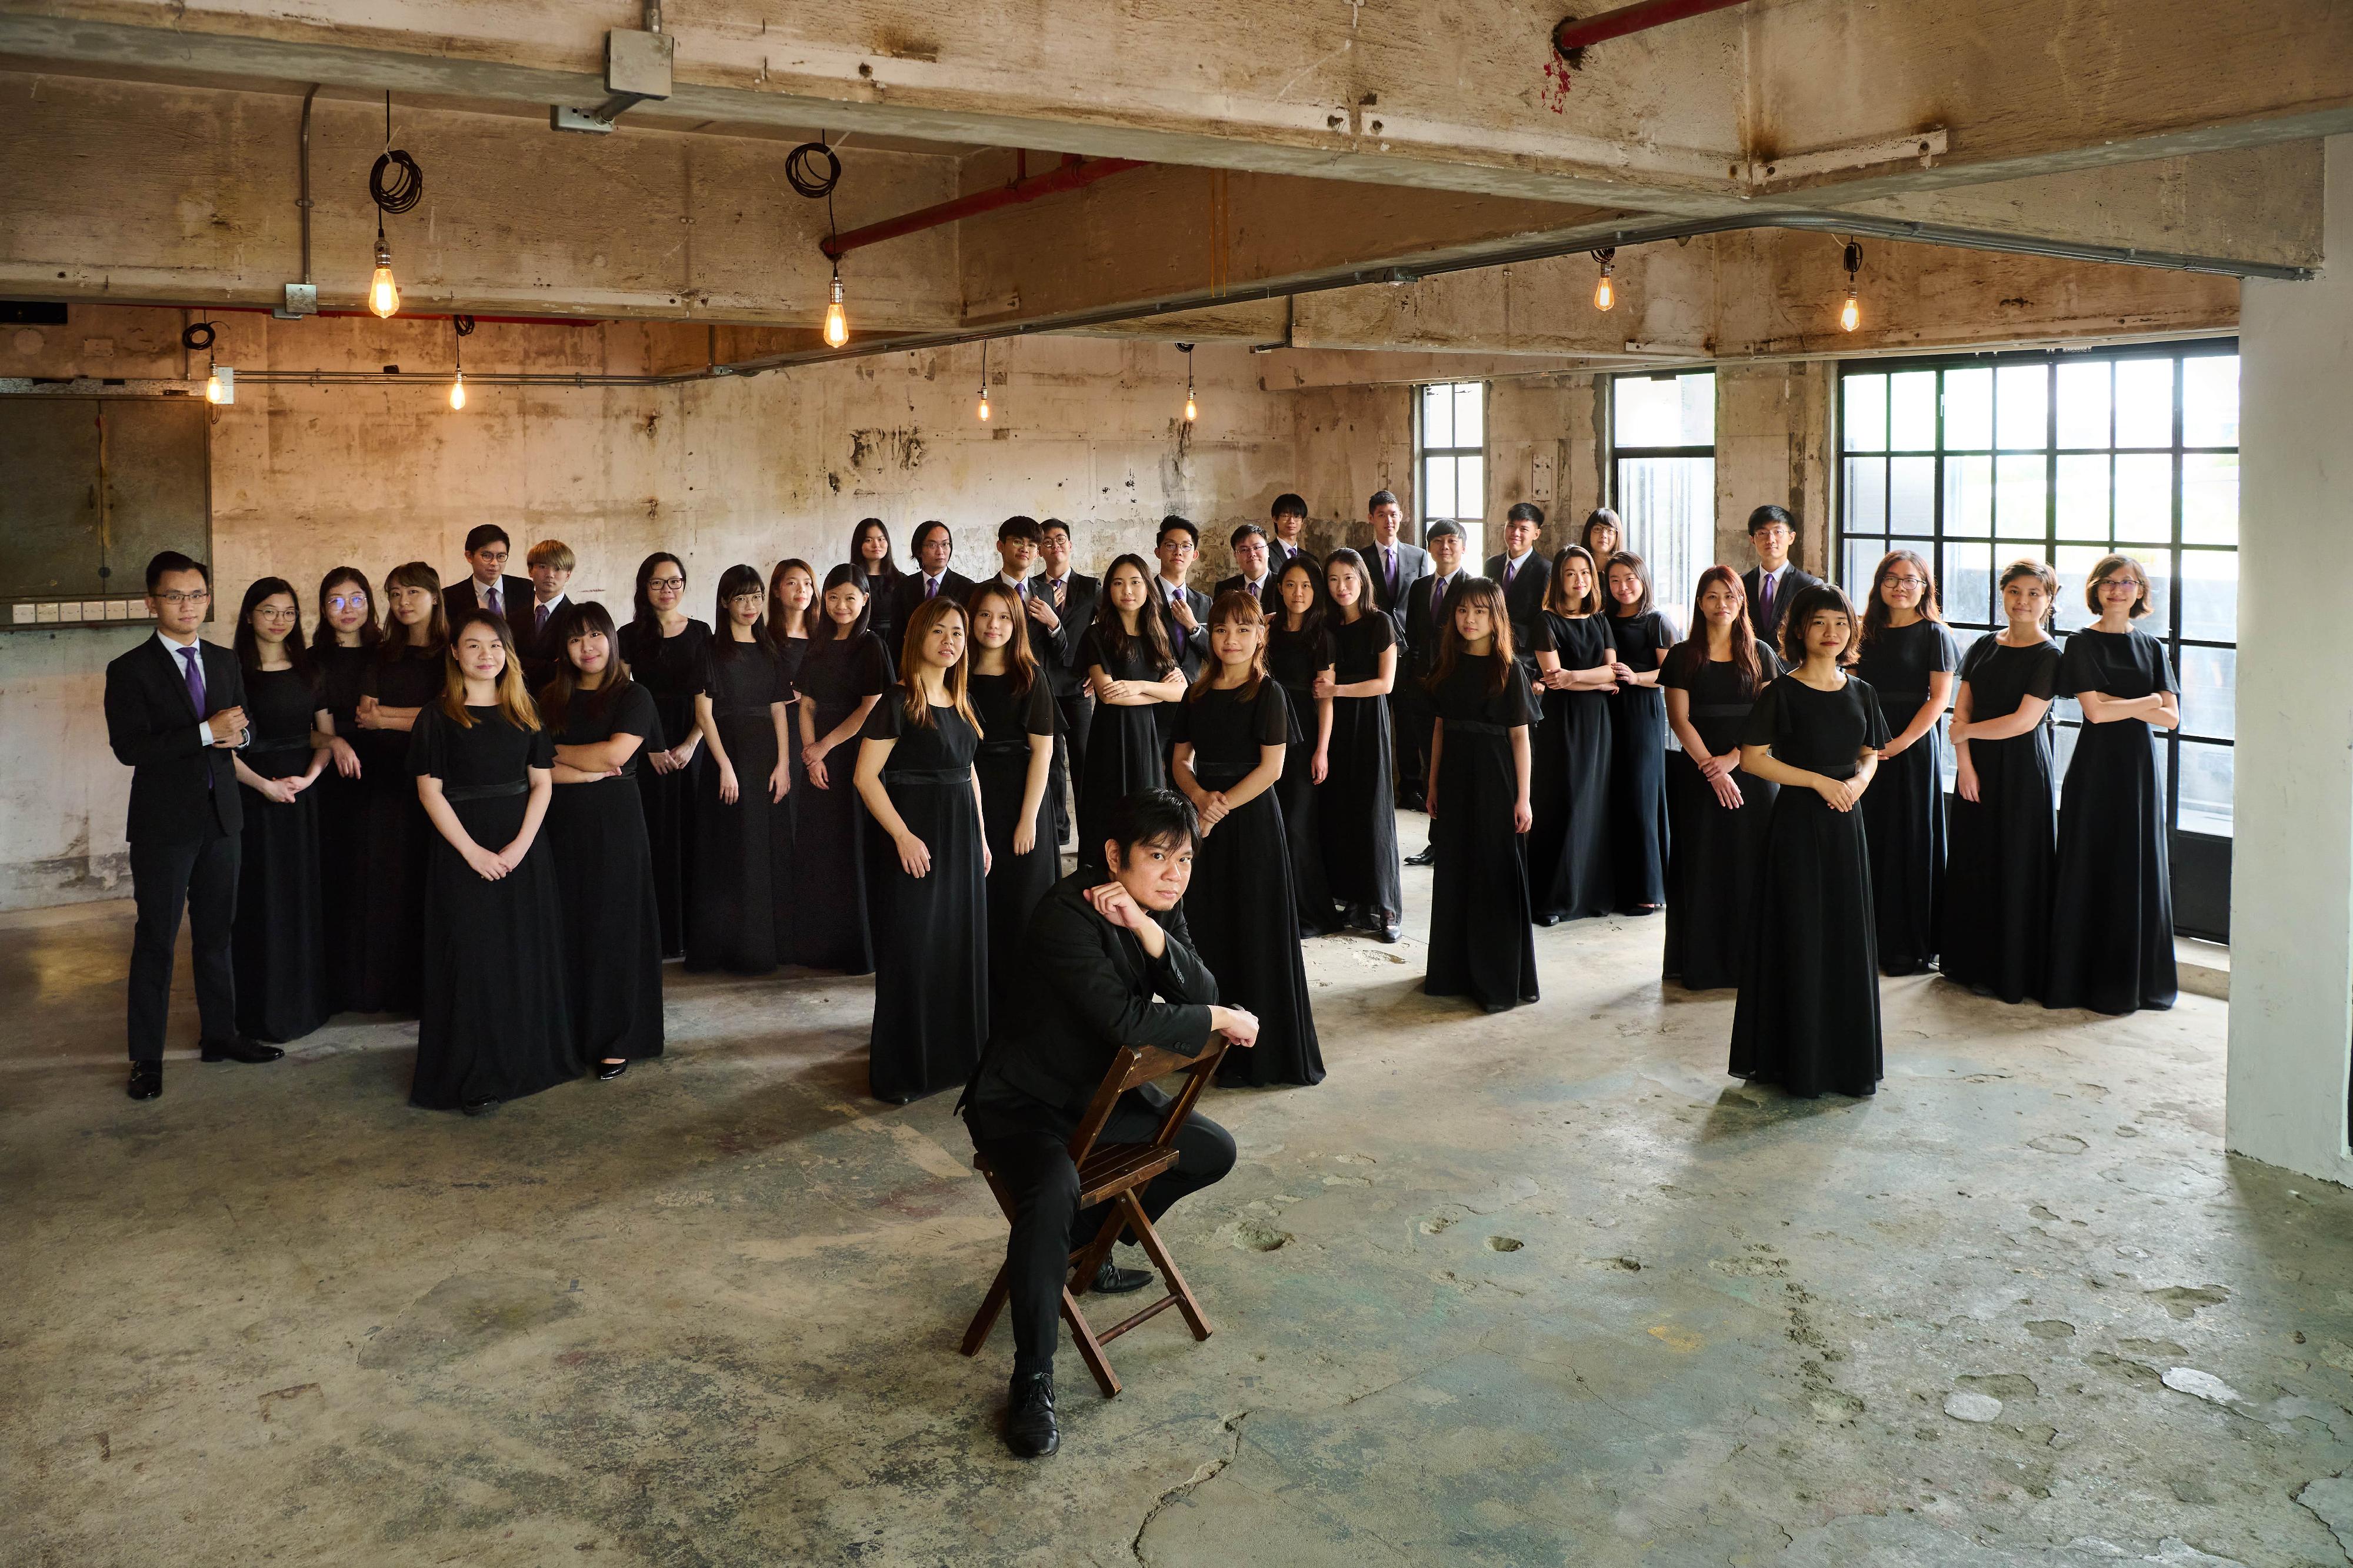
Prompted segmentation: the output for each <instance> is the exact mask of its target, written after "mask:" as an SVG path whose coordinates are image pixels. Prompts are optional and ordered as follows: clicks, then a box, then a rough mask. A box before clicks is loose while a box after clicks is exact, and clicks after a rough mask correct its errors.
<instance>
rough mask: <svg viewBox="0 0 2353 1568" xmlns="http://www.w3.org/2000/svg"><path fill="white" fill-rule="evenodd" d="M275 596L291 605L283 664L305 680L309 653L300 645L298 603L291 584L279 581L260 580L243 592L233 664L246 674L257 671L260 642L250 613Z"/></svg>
mask: <svg viewBox="0 0 2353 1568" xmlns="http://www.w3.org/2000/svg"><path fill="white" fill-rule="evenodd" d="M276 594H283V595H286V597H287V598H288V599H289V600H290V601H291V602H292V604H293V605H294V626H293V629H292V630H290V631H289V632H288V633H287V634H286V662H287V663H289V664H290V665H292V666H293V667H294V673H295V674H297V675H299V676H301V677H302V678H303V679H305V680H307V679H310V677H311V650H310V649H309V648H308V647H305V646H304V645H303V642H302V600H301V597H300V596H299V595H297V594H296V593H295V592H294V584H291V583H289V582H288V581H287V580H286V579H285V578H283V577H264V578H263V579H261V581H259V583H256V584H254V585H253V586H252V587H250V588H248V589H247V590H246V591H245V606H244V608H242V609H240V610H238V611H237V636H236V637H235V638H234V639H233V643H232V646H234V647H236V649H237V663H238V664H239V665H241V666H243V667H244V668H245V669H246V671H247V672H248V673H253V672H256V671H259V669H260V668H261V639H260V638H259V637H256V636H254V635H253V612H254V609H255V607H256V606H258V605H259V604H260V603H261V601H262V600H264V599H267V598H269V597H270V596H271V595H276ZM328 635H329V636H332V635H333V634H332V633H330V634H328Z"/></svg>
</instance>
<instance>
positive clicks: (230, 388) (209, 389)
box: [205, 365, 237, 404]
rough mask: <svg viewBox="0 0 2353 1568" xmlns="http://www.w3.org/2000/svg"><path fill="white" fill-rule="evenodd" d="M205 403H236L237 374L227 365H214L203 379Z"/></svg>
mask: <svg viewBox="0 0 2353 1568" xmlns="http://www.w3.org/2000/svg"><path fill="white" fill-rule="evenodd" d="M205 401H206V403H212V404H225V403H235V402H236V401H237V372H235V371H233V370H231V369H229V368H228V366H227V365H215V366H214V367H213V373H212V374H210V375H208V376H206V378H205Z"/></svg>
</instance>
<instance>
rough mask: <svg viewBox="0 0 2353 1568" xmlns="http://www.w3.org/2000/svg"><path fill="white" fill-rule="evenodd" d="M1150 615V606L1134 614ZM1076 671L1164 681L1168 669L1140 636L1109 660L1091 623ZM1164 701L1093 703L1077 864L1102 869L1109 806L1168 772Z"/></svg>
mask: <svg viewBox="0 0 2353 1568" xmlns="http://www.w3.org/2000/svg"><path fill="white" fill-rule="evenodd" d="M1153 613H1155V612H1154V611H1153V610H1152V609H1151V608H1150V606H1148V605H1147V606H1146V607H1145V609H1143V610H1140V611H1138V612H1137V614H1138V615H1139V616H1144V615H1150V614H1153ZM1076 662H1077V664H1078V668H1079V673H1080V674H1081V675H1082V676H1084V675H1085V674H1086V672H1087V671H1088V670H1090V669H1092V668H1097V667H1100V668H1102V670H1103V673H1104V674H1105V675H1107V676H1109V677H1111V679H1113V680H1153V681H1158V680H1166V679H1168V676H1169V673H1170V670H1171V669H1174V668H1175V666H1173V665H1172V666H1170V667H1169V669H1161V668H1155V665H1154V662H1153V658H1152V653H1151V649H1150V646H1149V645H1148V644H1146V643H1145V640H1144V639H1143V638H1142V637H1130V638H1128V639H1127V652H1126V655H1125V656H1124V657H1123V658H1113V657H1112V656H1111V654H1110V652H1109V651H1108V650H1107V649H1105V648H1104V647H1103V639H1102V638H1101V637H1099V636H1098V635H1097V634H1096V631H1095V629H1094V628H1093V627H1092V626H1090V627H1088V628H1087V633H1086V635H1085V636H1084V637H1081V638H1080V639H1079V656H1078V659H1077V661H1076ZM1165 706H1166V704H1165V703H1159V702H1146V703H1142V704H1140V705H1137V706H1134V707H1122V706H1120V705H1119V704H1117V703H1113V702H1103V701H1098V702H1096V704H1095V717H1094V722H1093V723H1092V725H1090V726H1089V727H1088V730H1087V764H1086V767H1085V769H1084V771H1083V772H1082V774H1081V776H1080V778H1079V781H1078V787H1079V801H1078V813H1079V868H1080V869H1082V870H1094V871H1100V870H1102V869H1103V841H1104V840H1105V839H1106V838H1107V837H1109V836H1110V823H1111V814H1112V809H1113V807H1114V806H1116V805H1119V803H1120V801H1121V800H1122V799H1123V798H1124V797H1125V796H1127V795H1132V794H1134V792H1135V791H1137V790H1140V789H1166V788H1167V787H1168V773H1167V769H1166V766H1165V765H1164V763H1163V760H1162V752H1161V746H1160V717H1159V710H1161V709H1162V708H1163V707H1165Z"/></svg>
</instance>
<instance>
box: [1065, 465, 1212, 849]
mask: <svg viewBox="0 0 2353 1568" xmlns="http://www.w3.org/2000/svg"><path fill="white" fill-rule="evenodd" d="M1152 553H1153V554H1154V555H1155V556H1157V557H1158V558H1159V561H1160V571H1159V572H1158V574H1155V576H1154V577H1153V579H1152V593H1153V597H1154V598H1155V599H1156V600H1158V601H1159V605H1160V621H1161V627H1162V629H1163V630H1164V631H1166V633H1167V634H1168V651H1169V652H1170V653H1172V654H1175V655H1176V668H1177V670H1178V672H1179V673H1181V674H1182V675H1183V676H1184V677H1185V683H1186V684H1187V686H1189V685H1191V684H1192V683H1193V680H1194V679H1195V678H1196V677H1198V675H1199V674H1200V673H1201V666H1202V664H1203V662H1204V661H1206V660H1207V659H1208V657H1209V598H1208V595H1206V594H1204V593H1202V592H1201V591H1200V590H1199V589H1198V588H1187V586H1185V574H1186V573H1187V572H1189V571H1190V570H1192V566H1193V562H1194V560H1195V559H1196V558H1197V557H1198V556H1199V554H1200V553H1201V531H1200V530H1199V529H1198V528H1197V527H1196V526H1194V524H1193V522H1192V521H1191V520H1190V519H1189V518H1182V517H1178V516H1177V515H1176V514H1175V513H1174V512H1171V513H1170V514H1169V515H1168V516H1166V517H1164V518H1162V519H1161V520H1160V537H1159V540H1158V542H1156V543H1155V545H1154V547H1153V551H1152ZM1153 721H1154V723H1155V725H1156V726H1157V727H1158V728H1159V731H1160V761H1161V766H1162V767H1163V768H1164V769H1166V768H1168V767H1169V758H1170V757H1171V756H1173V755H1174V754H1175V752H1176V704H1175V703H1174V702H1163V703H1159V704H1157V705H1156V706H1155V709H1154V710H1153ZM1171 776H1172V777H1173V776H1174V773H1173V772H1172V773H1171ZM1080 849H1081V853H1084V851H1085V847H1084V846H1083V845H1082V846H1081V847H1080Z"/></svg>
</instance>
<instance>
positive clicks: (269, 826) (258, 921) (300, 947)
mask: <svg viewBox="0 0 2353 1568" xmlns="http://www.w3.org/2000/svg"><path fill="white" fill-rule="evenodd" d="M318 705H319V704H318V695H317V691H316V689H315V688H314V687H313V686H312V684H311V679H310V678H309V677H307V676H304V675H300V674H297V673H296V672H295V671H293V670H291V669H258V670H257V669H248V670H247V671H246V672H245V714H246V719H247V721H248V723H249V725H250V726H251V732H252V736H253V739H252V741H251V742H250V743H248V746H247V747H246V749H245V750H244V751H243V752H239V753H238V756H239V758H240V760H242V761H243V762H244V763H245V765H246V766H247V767H248V768H249V769H251V770H252V771H253V772H254V773H256V774H258V775H259V776H260V777H262V778H265V779H282V778H300V777H301V775H302V773H303V772H304V770H306V769H307V768H309V767H310V765H311V715H312V714H313V713H314V712H316V711H317V710H318ZM319 782H322V781H314V782H313V783H311V784H309V785H307V786H306V787H305V788H304V789H303V791H302V793H301V794H300V795H296V796H295V797H294V798H293V799H292V800H290V801H289V802H287V803H286V804H284V805H280V804H279V803H278V802H276V801H274V800H271V799H269V797H268V796H267V795H263V794H262V793H261V792H260V791H259V790H256V789H251V788H248V786H246V785H244V784H239V785H237V788H239V789H241V790H244V791H245V803H244V804H245V832H244V840H245V841H244V843H243V845H242V846H241V847H240V848H239V850H238V860H239V863H238V866H237V916H236V919H235V921H234V922H233V923H232V924H231V926H230V928H229V957H230V961H231V963H233V964H234V966H235V968H236V973H237V1033H238V1034H241V1035H251V1036H254V1037H256V1038H259V1039H264V1040H299V1039H301V1037H303V1036H305V1035H307V1034H309V1033H310V1032H311V1030H313V1029H315V1028H317V1027H318V1026H320V1025H322V1024H323V1023H325V1022H326V1021H327V1015H328V1014H330V1013H332V1012H333V1011H334V1008H333V1006H332V1004H331V1003H330V1002H329V1001H328V998H327V965H326V951H325V947H324V943H323V939H324V936H325V933H326V927H325V924H324V921H323V918H322V910H321V904H322V893H321V889H320V883H319V797H318V796H317V795H314V794H312V793H311V792H312V791H313V790H315V789H317V788H318V784H319Z"/></svg>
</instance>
